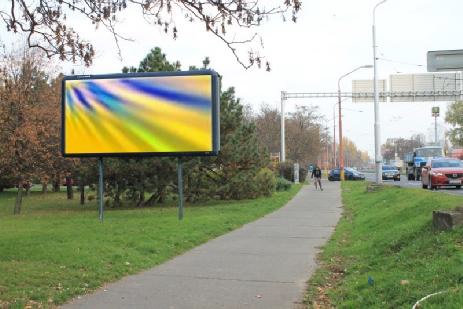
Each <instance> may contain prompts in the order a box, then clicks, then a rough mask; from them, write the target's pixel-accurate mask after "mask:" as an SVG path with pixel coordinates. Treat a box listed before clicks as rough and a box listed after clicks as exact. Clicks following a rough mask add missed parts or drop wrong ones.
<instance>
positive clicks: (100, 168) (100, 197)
mask: <svg viewBox="0 0 463 309" xmlns="http://www.w3.org/2000/svg"><path fill="white" fill-rule="evenodd" d="M98 173H99V178H98V204H99V207H98V212H99V217H100V221H101V222H103V218H104V216H103V210H104V209H103V202H104V201H103V196H104V194H103V193H104V192H103V190H104V189H103V187H104V186H103V158H101V157H100V158H98Z"/></svg>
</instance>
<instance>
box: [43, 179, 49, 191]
mask: <svg viewBox="0 0 463 309" xmlns="http://www.w3.org/2000/svg"><path fill="white" fill-rule="evenodd" d="M47 192H48V177H43V178H42V194H46V193H47Z"/></svg>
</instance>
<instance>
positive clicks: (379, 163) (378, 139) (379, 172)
mask: <svg viewBox="0 0 463 309" xmlns="http://www.w3.org/2000/svg"><path fill="white" fill-rule="evenodd" d="M386 1H387V0H382V1H381V2H379V3H378V4H376V5H375V7H374V8H373V27H372V30H373V67H374V68H373V71H374V73H373V75H374V78H373V91H374V94H375V167H376V183H377V184H381V183H382V182H383V178H382V158H381V135H380V128H381V127H380V122H379V93H378V70H377V63H376V62H377V58H376V26H375V22H376V8H377V7H378V6H380V5H381V4H383V3H384V2H386Z"/></svg>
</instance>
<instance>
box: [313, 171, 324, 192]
mask: <svg viewBox="0 0 463 309" xmlns="http://www.w3.org/2000/svg"><path fill="white" fill-rule="evenodd" d="M310 178H314V184H315V190H317V185H318V186H319V187H320V190H322V191H323V188H322V170H321V169H320V168H319V167H318V166H315V168H314V169H313V171H312V176H311V177H310Z"/></svg>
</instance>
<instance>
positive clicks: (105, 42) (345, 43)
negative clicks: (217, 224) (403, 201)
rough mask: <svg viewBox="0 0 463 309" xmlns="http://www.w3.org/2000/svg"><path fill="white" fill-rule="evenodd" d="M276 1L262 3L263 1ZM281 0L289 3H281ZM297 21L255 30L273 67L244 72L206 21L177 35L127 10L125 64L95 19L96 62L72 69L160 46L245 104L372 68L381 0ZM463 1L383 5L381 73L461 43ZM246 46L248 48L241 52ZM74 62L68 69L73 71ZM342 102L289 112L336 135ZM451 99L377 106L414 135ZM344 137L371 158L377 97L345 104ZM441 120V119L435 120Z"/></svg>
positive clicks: (387, 126)
mask: <svg viewBox="0 0 463 309" xmlns="http://www.w3.org/2000/svg"><path fill="white" fill-rule="evenodd" d="M267 2H270V0H265V3H267ZM277 2H278V3H280V2H281V3H282V2H283V0H278V1H277ZM302 3H303V4H302V10H301V12H300V13H299V15H298V21H297V23H292V22H286V23H283V22H282V21H281V18H279V17H275V18H273V19H271V20H270V21H269V22H267V23H266V24H265V25H264V26H263V27H260V29H258V31H259V32H260V34H261V35H262V37H263V40H264V46H265V49H264V53H265V55H266V56H268V58H269V61H270V62H271V67H272V71H271V72H265V71H264V70H258V69H251V70H247V71H246V70H244V69H243V68H242V67H241V66H240V65H239V64H238V63H237V62H236V61H235V60H234V57H233V55H232V54H231V52H230V51H229V50H228V49H227V47H226V46H225V45H224V44H223V43H221V42H220V41H218V40H217V39H216V38H214V37H213V36H212V35H211V34H210V33H206V32H205V31H204V26H202V25H195V24H190V23H185V22H177V27H178V28H179V38H178V39H177V40H175V41H174V40H172V39H171V36H170V35H166V34H164V33H163V32H162V31H161V30H159V29H158V28H156V27H153V26H150V25H148V24H146V23H145V22H144V21H143V19H142V18H140V15H137V14H136V13H135V12H131V13H130V14H128V15H126V17H125V21H123V24H122V25H121V26H120V27H119V29H120V30H121V32H122V33H124V34H125V35H126V36H127V37H130V38H132V39H133V42H122V43H121V46H122V57H123V59H122V60H120V59H119V57H118V54H117V51H116V47H115V44H114V41H113V40H112V37H111V35H109V34H108V33H107V32H106V31H95V29H94V28H93V27H92V26H91V25H86V26H85V25H82V24H81V26H79V30H80V29H82V30H83V31H85V33H84V34H83V36H85V37H86V38H88V39H90V40H92V41H93V42H94V44H95V47H96V50H97V57H96V59H95V61H94V63H95V64H94V65H93V66H92V67H91V68H82V67H79V66H74V69H75V70H76V73H92V74H101V73H112V72H120V70H121V67H122V66H124V65H134V66H137V65H138V63H139V62H140V60H141V59H142V58H143V57H144V56H145V55H146V54H147V53H148V52H149V50H150V49H151V48H153V47H155V46H159V47H161V48H162V50H163V52H165V53H166V54H167V57H168V59H169V60H171V61H175V60H179V61H180V62H181V63H182V65H183V69H187V68H188V66H189V65H197V66H199V65H201V61H202V60H203V59H204V57H205V56H208V57H210V59H211V66H212V67H213V68H214V69H215V70H216V71H218V72H219V73H220V74H221V75H223V76H224V80H223V82H224V86H225V87H228V86H234V87H235V88H236V91H237V94H238V96H239V97H240V98H242V100H243V101H244V102H245V103H247V104H250V105H251V106H253V108H254V109H255V110H258V109H259V106H260V105H261V104H268V105H271V106H275V107H277V106H278V107H279V105H280V91H282V90H284V91H288V92H322V91H323V92H324V91H326V92H334V91H336V90H337V80H338V78H339V77H340V76H341V75H343V74H345V73H347V72H349V71H351V70H352V69H354V68H355V67H357V66H360V65H366V64H372V63H373V55H372V54H373V53H372V31H371V25H372V10H373V7H374V5H375V4H376V3H378V1H376V0H374V1H373V0H350V1H346V0H303V1H302ZM461 12H463V1H461V0H388V1H387V2H386V3H384V4H383V5H381V6H380V7H379V8H378V10H377V15H376V16H377V18H376V27H377V45H378V56H379V57H380V58H381V59H387V60H381V61H379V62H378V68H379V77H380V78H388V76H389V75H390V74H395V73H397V72H401V73H420V72H426V53H427V51H428V50H441V49H463V35H462V31H463V30H462V29H463V19H462V18H461ZM243 51H245V50H243ZM70 67H72V66H66V68H65V70H68V72H65V73H70ZM369 78H371V79H372V78H373V70H372V69H363V70H360V71H358V72H356V73H354V74H352V75H350V76H348V77H346V78H345V79H343V82H342V90H343V91H351V82H352V79H369ZM335 102H336V99H335V98H333V99H327V100H320V99H297V100H296V99H293V100H288V101H287V106H288V108H287V111H291V109H292V108H294V106H296V105H313V106H318V107H319V111H320V113H321V114H323V115H325V117H326V119H327V121H328V125H329V126H330V130H331V132H332V118H333V104H334V103H335ZM447 104H448V103H446V102H438V103H434V102H428V103H416V102H415V103H389V104H381V139H382V142H384V141H385V140H386V138H389V137H409V136H410V135H412V134H416V133H424V134H426V135H427V136H428V135H430V134H429V133H430V132H431V131H430V128H433V118H432V117H431V107H432V106H434V105H436V106H440V107H441V114H443V113H445V109H446V105H447ZM343 106H344V107H346V109H345V110H344V117H343V120H344V122H343V125H344V135H345V136H347V137H348V138H350V139H352V140H353V141H354V142H355V143H356V144H357V145H358V147H359V148H360V149H362V150H367V151H368V152H369V153H370V155H371V156H372V155H373V154H374V125H373V123H374V114H373V103H356V104H353V103H351V102H350V99H348V100H346V101H344V102H343ZM439 121H440V122H441V123H442V124H443V117H441V118H440V120H439Z"/></svg>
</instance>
